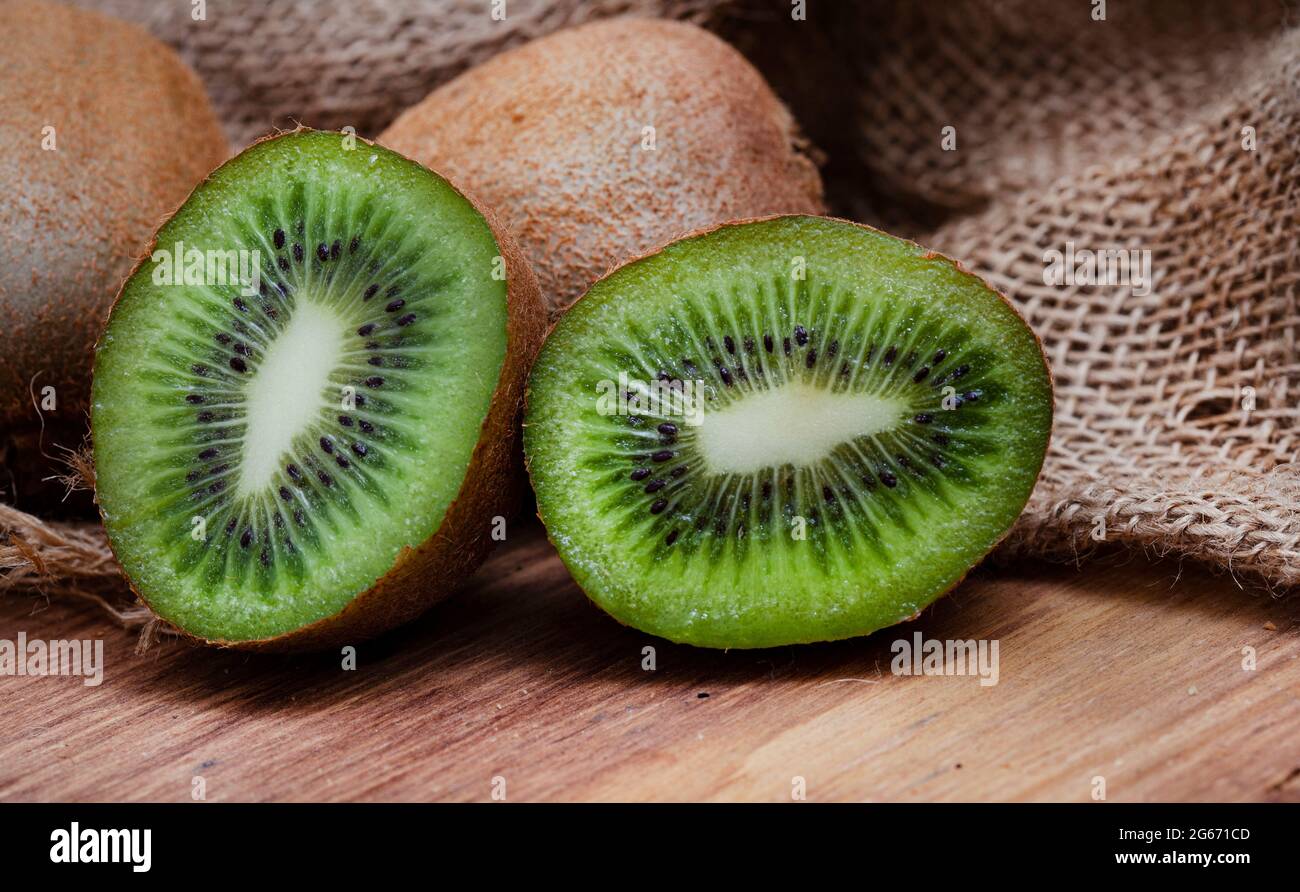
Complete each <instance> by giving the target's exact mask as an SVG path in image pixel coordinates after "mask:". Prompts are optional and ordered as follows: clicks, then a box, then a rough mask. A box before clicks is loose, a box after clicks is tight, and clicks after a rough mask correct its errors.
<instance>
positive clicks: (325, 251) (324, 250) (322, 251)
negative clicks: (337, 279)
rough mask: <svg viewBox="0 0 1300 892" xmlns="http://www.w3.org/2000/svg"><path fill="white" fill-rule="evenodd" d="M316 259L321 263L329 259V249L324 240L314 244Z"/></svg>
mask: <svg viewBox="0 0 1300 892" xmlns="http://www.w3.org/2000/svg"><path fill="white" fill-rule="evenodd" d="M316 259H317V260H319V261H320V262H321V263H324V262H325V261H326V260H329V259H330V249H329V248H328V247H327V246H326V244H325V243H324V242H321V243H320V244H319V245H317V246H316Z"/></svg>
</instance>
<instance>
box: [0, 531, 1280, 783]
mask: <svg viewBox="0 0 1300 892" xmlns="http://www.w3.org/2000/svg"><path fill="white" fill-rule="evenodd" d="M18 631H25V632H26V633H27V635H28V637H29V638H40V639H50V638H83V637H92V638H103V639H104V642H105V652H106V664H107V665H106V669H105V676H104V681H103V684H102V685H100V686H98V687H86V686H84V685H83V684H82V683H81V681H80V679H76V678H70V677H45V678H18V677H0V704H3V718H4V720H3V722H0V798H2V799H5V800H164V801H187V800H190V799H191V790H192V788H193V783H194V778H195V777H196V776H201V777H202V778H203V783H204V787H205V790H206V796H207V800H208V801H232V800H241V801H242V800H471V801H472V800H488V799H490V798H491V794H492V792H493V779H494V778H503V779H504V789H505V795H506V799H507V800H508V801H534V800H623V801H628V800H631V801H639V800H697V799H703V800H767V801H790V800H791V799H792V798H793V797H792V793H793V791H794V789H795V788H796V787H797V786H798V784H799V781H797V780H796V779H797V778H802V783H803V784H804V785H805V787H806V796H807V799H808V800H809V801H819V800H821V801H826V800H873V801H875V800H891V801H892V800H1065V801H1080V802H1084V801H1091V799H1092V793H1093V790H1094V788H1095V782H1094V779H1095V778H1097V777H1102V778H1104V779H1105V790H1106V798H1107V800H1108V801H1139V800H1216V801H1222V800H1292V801H1294V800H1300V733H1297V732H1300V600H1298V599H1295V598H1292V599H1289V600H1277V599H1273V598H1270V597H1268V596H1266V595H1261V594H1252V593H1248V592H1244V591H1242V590H1240V589H1239V588H1238V587H1237V586H1236V585H1235V584H1234V583H1233V582H1232V580H1231V579H1229V578H1227V577H1212V576H1209V575H1207V574H1205V573H1204V572H1201V571H1195V570H1191V569H1189V568H1183V571H1182V573H1181V574H1178V568H1177V567H1174V566H1172V565H1168V564H1163V565H1151V564H1147V563H1146V562H1144V561H1143V560H1141V559H1140V558H1137V559H1131V560H1128V561H1127V562H1125V563H1123V564H1114V563H1111V564H1109V565H1104V566H1093V567H1090V568H1087V569H1085V570H1082V571H1080V570H1076V569H1075V568H1071V567H1059V566H1050V565H1046V564H1039V563H1026V564H1022V565H1017V566H1015V567H1011V568H999V569H998V570H996V571H995V570H992V569H983V570H980V571H977V572H976V573H975V574H974V575H973V576H972V578H970V579H969V580H968V581H967V582H965V583H964V584H963V585H962V586H961V587H959V588H958V589H957V591H956V592H954V593H953V594H952V595H951V596H949V597H948V598H946V599H944V600H943V601H941V602H939V603H938V604H937V605H936V606H935V607H933V608H932V609H930V610H928V611H926V612H925V613H924V614H923V615H922V617H921V618H920V619H918V620H917V621H915V622H913V623H910V624H907V625H904V626H900V627H898V628H896V629H890V630H884V631H882V632H880V633H877V634H876V635H873V636H871V637H869V638H866V639H859V640H856V641H846V642H839V643H835V644H825V645H815V646H806V647H790V648H780V649H775V650H768V651H733V652H730V653H721V652H711V651H702V650H697V649H694V648H690V647H684V646H675V645H672V644H669V643H667V642H664V641H660V640H656V639H653V638H650V637H648V636H646V635H643V634H641V633H639V632H636V631H635V630H632V629H626V628H623V627H620V626H619V625H617V624H616V623H615V622H614V621H613V620H610V619H609V618H607V617H606V616H605V615H604V614H602V613H601V612H600V611H599V610H597V609H596V608H595V607H593V606H592V605H591V604H590V603H589V602H587V600H586V599H585V598H584V597H583V596H582V594H581V593H580V592H579V590H578V589H577V588H576V587H575V586H574V585H573V583H572V581H571V580H570V579H569V576H568V574H567V572H566V571H565V570H564V567H563V565H562V564H560V562H559V560H558V558H556V556H555V554H554V551H553V550H552V549H551V547H550V545H549V544H548V543H547V542H546V540H545V538H544V536H543V535H542V533H541V531H540V529H539V528H538V527H537V526H536V525H535V524H533V523H528V524H521V525H519V526H517V527H516V528H515V529H514V531H513V533H512V537H511V541H510V542H509V543H508V545H506V546H505V547H503V548H502V549H501V550H499V551H498V552H497V554H496V555H495V556H494V557H493V558H492V560H491V561H490V562H489V564H488V565H487V566H486V567H485V568H484V569H483V570H482V571H481V572H480V573H479V574H478V576H476V577H475V579H474V580H473V582H472V583H471V584H470V585H469V587H468V588H467V589H466V590H465V591H464V592H462V593H461V595H460V596H459V597H457V598H456V599H454V600H453V601H451V602H449V603H446V604H444V605H442V606H440V607H438V608H436V609H435V610H433V611H432V612H431V613H429V614H428V615H427V616H425V617H424V618H423V619H421V620H420V621H418V622H417V623H415V624H413V625H411V626H408V627H406V628H404V629H402V630H399V631H397V632H395V633H393V634H390V635H388V636H386V637H385V638H383V639H381V640H379V641H377V642H373V643H369V644H363V645H361V646H360V647H359V648H358V665H357V668H356V670H355V671H344V670H343V669H342V668H341V658H340V656H339V655H338V654H333V653H331V654H326V655H315V656H305V657H303V656H299V657H265V656H249V655H242V654H235V653H229V652H218V651H209V650H202V649H196V648H193V647H191V646H188V645H184V644H180V643H177V642H164V643H162V644H161V645H159V646H156V647H154V648H153V649H152V650H150V651H149V652H148V653H146V654H145V655H143V656H135V655H133V652H132V650H133V646H134V643H135V639H134V636H133V635H132V634H130V633H127V632H124V631H122V630H119V629H116V628H114V627H112V626H110V625H109V624H108V623H107V622H106V621H105V620H104V619H103V617H102V615H101V614H99V613H98V612H97V611H96V610H95V609H93V608H88V607H80V606H70V605H66V604H48V605H47V604H44V603H42V602H40V601H38V600H36V599H33V598H30V597H27V596H21V597H19V596H14V595H9V596H6V597H5V598H4V599H3V602H0V637H5V638H10V639H12V638H14V637H16V635H17V632H18ZM916 631H920V632H922V633H923V635H924V636H925V637H926V638H939V639H971V638H973V639H996V640H997V641H998V642H999V657H1000V660H999V669H1000V671H999V677H998V683H997V684H996V685H991V686H981V685H980V684H979V680H978V678H976V677H971V676H945V677H935V676H922V677H906V676H896V675H893V674H891V671H890V664H891V660H892V659H893V656H894V655H893V652H892V650H891V644H892V642H893V641H895V640H896V639H899V638H905V637H906V638H910V636H911V635H912V634H913V632H916ZM646 647H653V648H654V657H655V669H654V670H653V671H646V670H645V669H643V668H642V667H643V663H644V661H645V652H644V650H643V649H644V648H646ZM1243 648H1253V650H1254V653H1255V655H1256V668H1255V669H1253V670H1251V669H1248V668H1244V667H1243V659H1245V657H1244V656H1243ZM497 783H498V787H497V789H500V781H498V782H497Z"/></svg>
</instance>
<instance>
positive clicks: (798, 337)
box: [794, 325, 808, 347]
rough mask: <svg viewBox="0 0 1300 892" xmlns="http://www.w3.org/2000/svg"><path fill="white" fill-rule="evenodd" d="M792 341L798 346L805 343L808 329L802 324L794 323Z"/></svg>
mask: <svg viewBox="0 0 1300 892" xmlns="http://www.w3.org/2000/svg"><path fill="white" fill-rule="evenodd" d="M794 342H795V343H796V344H798V345H799V346H800V347H802V346H803V345H805V344H807V343H808V329H806V328H804V327H803V326H802V325H796V326H795V327H794Z"/></svg>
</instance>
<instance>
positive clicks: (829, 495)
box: [822, 486, 835, 502]
mask: <svg viewBox="0 0 1300 892" xmlns="http://www.w3.org/2000/svg"><path fill="white" fill-rule="evenodd" d="M822 498H823V499H825V500H826V501H827V502H833V501H835V491H834V490H833V489H831V488H830V487H829V486H823V487H822Z"/></svg>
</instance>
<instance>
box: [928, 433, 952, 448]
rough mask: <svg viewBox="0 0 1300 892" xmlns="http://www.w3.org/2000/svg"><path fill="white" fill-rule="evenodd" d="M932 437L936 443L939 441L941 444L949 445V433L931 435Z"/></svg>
mask: <svg viewBox="0 0 1300 892" xmlns="http://www.w3.org/2000/svg"><path fill="white" fill-rule="evenodd" d="M930 439H931V440H933V441H934V442H935V443H938V444H939V445H940V446H947V445H948V435H947V434H935V435H934V436H932V437H930Z"/></svg>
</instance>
